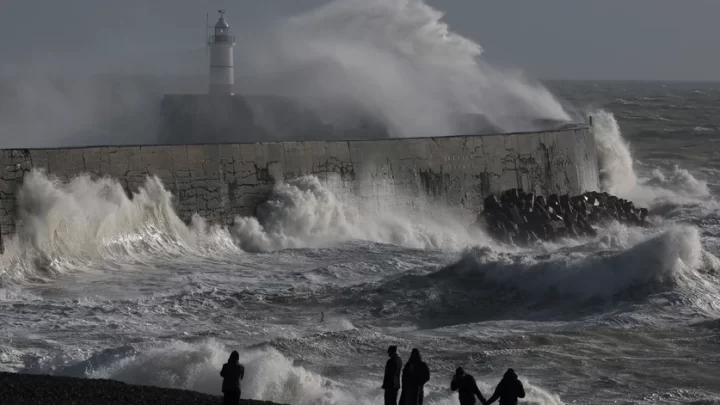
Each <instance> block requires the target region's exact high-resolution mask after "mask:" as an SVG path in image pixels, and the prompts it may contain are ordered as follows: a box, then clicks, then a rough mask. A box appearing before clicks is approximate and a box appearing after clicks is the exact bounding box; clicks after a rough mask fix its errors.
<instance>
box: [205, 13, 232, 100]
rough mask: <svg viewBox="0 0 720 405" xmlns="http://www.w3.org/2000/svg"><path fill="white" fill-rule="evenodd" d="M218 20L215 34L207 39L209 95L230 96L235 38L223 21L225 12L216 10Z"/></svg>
mask: <svg viewBox="0 0 720 405" xmlns="http://www.w3.org/2000/svg"><path fill="white" fill-rule="evenodd" d="M218 11H219V12H220V18H219V19H218V22H217V23H216V24H215V32H214V33H213V35H211V36H210V38H209V39H208V45H209V46H210V94H222V95H232V94H233V85H234V84H235V75H234V73H233V46H235V37H234V36H233V35H230V25H228V23H227V22H226V21H225V10H218Z"/></svg>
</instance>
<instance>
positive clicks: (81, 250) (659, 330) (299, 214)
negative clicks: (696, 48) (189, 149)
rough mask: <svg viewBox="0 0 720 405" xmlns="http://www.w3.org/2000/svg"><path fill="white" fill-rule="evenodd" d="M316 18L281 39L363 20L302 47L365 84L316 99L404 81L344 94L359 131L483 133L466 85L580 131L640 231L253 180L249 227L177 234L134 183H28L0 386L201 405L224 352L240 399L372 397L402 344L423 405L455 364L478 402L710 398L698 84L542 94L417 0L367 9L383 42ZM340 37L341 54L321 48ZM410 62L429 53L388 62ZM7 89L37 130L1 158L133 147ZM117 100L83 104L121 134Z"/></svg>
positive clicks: (716, 106) (706, 122) (150, 191)
mask: <svg viewBox="0 0 720 405" xmlns="http://www.w3.org/2000/svg"><path fill="white" fill-rule="evenodd" d="M336 3H337V4H336V5H335V6H333V7H330V8H325V9H321V10H319V11H317V12H314V13H310V14H307V15H304V16H301V18H298V19H295V20H293V22H292V24H291V25H290V32H292V33H296V34H297V33H298V32H299V33H302V34H303V35H307V36H308V38H310V39H312V38H320V39H322V38H325V37H327V31H328V30H338V29H345V28H346V27H345V26H344V25H342V24H340V25H341V26H340V27H337V21H344V18H345V17H346V16H347V15H355V16H357V15H360V16H362V18H358V21H361V22H365V23H367V24H365V25H363V24H355V25H351V26H350V28H347V29H346V30H345V31H342V35H338V36H337V37H336V38H334V41H340V42H339V44H338V43H337V42H333V43H331V44H327V43H324V42H323V41H321V40H319V39H318V40H317V41H315V40H313V41H311V42H309V46H311V48H312V49H313V50H314V51H315V52H316V53H315V54H314V55H316V56H317V60H324V59H325V58H326V57H327V55H334V56H337V57H338V58H339V60H338V61H334V62H333V66H335V67H337V65H338V62H343V63H340V65H343V66H345V68H347V69H348V71H353V69H357V70H361V71H363V72H364V73H366V75H365V76H353V77H354V80H357V81H355V82H352V84H351V85H350V86H349V87H343V86H341V85H338V84H334V85H333V88H332V89H327V88H325V89H323V90H324V91H326V93H325V96H328V98H329V99H334V97H335V96H337V95H338V94H355V93H353V91H354V90H353V89H359V88H364V87H366V86H367V85H368V83H375V84H376V85H378V86H383V85H385V84H387V81H386V80H376V79H378V78H380V77H382V78H384V77H385V75H387V74H388V72H392V71H397V69H399V68H405V67H406V66H419V68H418V69H417V70H416V71H415V73H414V74H416V76H411V77H409V78H408V77H406V79H407V80H410V79H412V80H410V81H409V82H399V83H398V86H399V87H398V88H396V89H395V90H396V91H397V92H395V93H392V92H391V93H389V95H387V97H384V98H381V99H378V98H377V97H379V96H378V95H377V94H375V93H372V92H370V93H362V92H361V93H360V94H359V95H358V96H357V97H355V98H354V99H353V100H350V101H352V102H351V104H353V103H359V104H367V105H374V104H377V105H379V106H382V107H383V108H382V109H383V113H384V114H388V115H387V116H381V118H383V119H385V120H386V121H387V122H388V123H390V124H392V125H394V127H395V128H396V129H397V132H398V133H401V134H402V133H404V130H412V129H413V128H412V125H414V123H413V122H412V121H413V120H408V117H412V114H413V111H415V113H417V112H418V111H420V112H422V111H424V108H430V109H431V110H435V109H436V108H440V107H442V106H444V107H448V108H450V107H453V106H455V105H457V104H458V103H459V104H461V105H469V106H470V110H471V112H475V113H484V114H488V115H492V116H496V117H501V116H506V113H507V111H505V110H503V111H498V110H497V107H493V108H491V109H488V108H489V107H488V106H492V105H493V103H492V102H489V101H488V100H487V99H483V98H482V97H480V98H479V99H476V98H475V97H477V95H478V94H481V93H482V92H481V93H477V92H476V91H475V90H477V91H481V90H492V91H493V93H492V94H494V95H496V96H497V97H500V98H503V99H504V100H507V103H505V104H503V105H505V106H506V107H507V109H508V110H509V111H522V112H524V113H527V114H539V115H544V116H547V115H551V116H556V117H561V116H586V115H592V116H593V123H594V131H595V132H594V133H595V137H596V140H597V147H598V155H599V158H600V159H599V160H600V169H601V174H602V179H601V180H602V181H601V183H602V187H603V188H604V189H605V190H608V191H610V192H612V193H614V194H617V195H620V196H622V197H626V198H629V199H632V200H633V201H635V203H636V205H640V206H646V207H649V208H650V209H651V213H652V216H651V221H652V223H653V224H654V226H653V227H651V228H648V229H638V228H628V227H625V226H623V225H620V224H611V225H609V226H607V227H605V228H602V229H600V230H599V235H598V236H597V237H596V238H593V239H583V240H565V241H561V242H557V243H547V244H544V245H543V246H541V247H539V248H534V249H517V248H510V247H507V246H501V245H498V244H496V243H494V242H493V241H491V240H490V239H489V238H488V237H487V236H486V235H485V234H484V233H483V232H482V230H480V229H474V228H472V227H469V226H468V225H467V224H464V223H462V222H460V221H459V220H455V219H454V218H452V217H451V216H448V215H444V213H443V212H441V210H439V212H437V216H436V217H428V216H420V215H416V214H414V213H413V212H408V211H402V212H393V211H392V210H386V211H383V212H368V211H366V210H363V209H362V208H361V207H357V206H355V205H353V202H352V201H351V200H345V199H344V197H343V196H341V195H336V194H334V193H333V188H332V185H331V184H323V183H322V182H320V181H319V180H318V179H316V178H312V177H307V178H302V179H298V180H295V181H292V182H289V183H287V184H283V185H278V186H277V187H276V189H275V191H274V193H273V195H272V198H271V201H272V204H270V205H268V207H267V209H268V213H269V215H268V216H267V218H268V219H267V221H266V222H264V223H262V224H261V223H259V222H258V221H257V220H255V219H253V218H237V219H236V221H235V223H234V224H233V226H231V227H229V228H218V227H215V226H212V225H211V224H207V223H205V221H204V220H203V219H202V218H199V217H196V218H194V219H193V221H192V222H191V223H190V224H185V223H183V222H182V221H181V220H180V219H179V218H178V217H177V215H176V214H175V212H174V211H173V209H172V204H171V198H172V196H171V195H170V194H169V193H168V191H167V190H166V189H165V188H164V186H163V184H162V183H160V182H159V181H158V180H156V179H152V178H150V179H148V180H147V181H146V183H145V185H144V186H143V187H142V188H141V189H140V190H139V191H138V192H137V193H136V194H135V195H134V196H133V198H132V199H129V198H128V197H127V195H126V194H125V192H124V191H123V189H122V187H120V186H119V185H118V184H117V182H116V181H115V180H113V179H92V178H90V177H82V176H81V177H78V178H76V179H74V180H72V181H71V182H69V183H66V184H62V183H58V182H57V181H55V180H53V179H49V178H47V177H46V176H44V175H43V174H42V173H34V174H32V175H30V176H28V177H27V178H26V179H25V181H24V184H23V188H22V192H21V193H20V194H19V196H18V207H19V210H20V215H22V216H23V219H24V224H25V226H24V227H23V228H22V229H20V230H19V231H18V234H17V235H15V236H14V237H13V238H12V239H11V240H6V244H7V251H6V253H5V254H4V255H3V256H2V257H0V320H1V321H2V323H1V326H0V331H1V333H0V370H3V371H14V372H26V373H49V374H54V375H69V376H78V377H89V378H112V379H117V380H122V381H126V382H130V383H140V384H151V385H158V386H164V387H177V388H186V389H192V390H197V391H202V392H206V393H212V394H219V393H220V386H221V381H220V378H219V369H220V367H221V365H222V364H223V363H224V362H225V361H226V359H227V356H228V354H229V352H230V351H231V350H238V351H239V352H240V353H241V361H242V362H243V363H244V364H245V366H246V370H247V373H246V379H245V381H243V396H245V397H250V398H256V399H265V400H272V401H277V402H281V403H292V404H308V405H309V404H327V405H329V404H375V403H381V401H382V391H381V390H380V386H381V381H382V371H383V365H384V362H385V360H386V354H385V351H386V348H387V346H388V345H390V344H395V345H398V347H399V351H400V355H401V357H402V358H403V359H407V357H408V355H409V352H410V349H411V348H413V347H417V348H419V349H420V351H421V353H422V354H423V357H424V359H425V360H426V361H427V362H428V364H429V366H430V369H431V375H432V376H431V380H430V382H429V383H428V385H427V386H426V398H427V399H426V402H427V403H429V404H454V403H457V398H456V395H454V394H453V393H452V392H451V391H450V390H449V383H450V378H451V377H452V374H453V372H454V369H455V368H456V367H457V366H463V367H464V368H465V369H466V370H468V371H469V372H470V373H472V374H473V375H474V376H475V377H476V379H477V380H478V382H479V385H480V388H481V390H482V391H483V393H485V394H486V395H489V394H490V392H491V391H490V390H491V389H492V388H493V387H494V385H495V384H496V383H497V382H498V381H499V379H500V377H501V375H502V373H503V372H504V371H505V369H506V368H508V367H513V368H515V370H516V371H517V372H518V374H519V375H520V377H521V379H522V380H523V382H524V383H525V385H526V388H527V393H528V396H527V398H526V399H525V403H529V404H543V405H544V404H547V405H549V404H679V403H685V404H715V403H720V382H718V379H717V378H716V376H717V375H718V372H719V371H720V355H719V354H718V353H720V351H719V350H718V349H719V348H720V321H718V319H719V318H720V274H719V273H718V272H719V271H720V260H719V259H718V257H717V256H718V255H719V254H720V203H719V202H718V197H719V196H720V183H719V181H718V171H719V170H720V147H719V146H720V144H719V143H718V141H719V140H720V84H712V83H659V82H652V83H650V82H649V83H643V82H628V83H623V82H550V83H546V84H545V86H541V85H539V84H537V83H535V84H532V83H530V82H528V81H527V80H525V79H522V78H519V77H518V76H516V75H515V74H509V73H506V72H502V71H499V70H495V69H491V68H490V67H488V66H485V65H484V64H481V63H478V64H474V63H475V62H474V60H475V59H474V58H475V57H477V56H479V55H480V54H481V48H480V47H479V46H475V45H473V43H470V42H467V41H466V40H465V39H464V38H461V37H455V36H454V34H453V35H450V34H448V32H447V27H446V26H444V25H443V24H441V23H440V22H439V19H440V15H439V14H438V13H437V12H435V10H433V9H430V8H428V7H427V6H425V5H424V3H422V2H420V1H419V0H413V1H410V2H397V4H396V3H395V2H388V3H387V4H392V5H396V6H397V5H398V4H405V5H407V4H409V5H411V6H412V8H411V9H409V10H408V9H403V8H397V7H395V6H393V7H391V6H388V7H387V9H377V8H376V9H375V10H376V12H379V13H384V14H382V15H381V17H383V18H384V19H381V21H382V22H383V26H389V27H394V29H392V30H390V29H389V30H387V31H385V32H380V31H378V30H376V29H375V28H376V27H375V24H376V23H375V22H376V21H377V20H376V18H378V16H377V15H374V14H373V13H370V12H368V10H367V9H364V8H362V7H360V4H361V3H359V2H357V1H353V0H347V1H346V0H342V1H339V2H336ZM338 4H339V5H338ZM377 10H380V11H377ZM374 21H375V22H374ZM363 27H364V28H363ZM311 28H312V29H311ZM315 29H318V31H317V33H319V34H317V33H316V31H314V30H315ZM363 29H365V30H368V29H369V30H371V31H372V33H373V35H370V36H368V35H363V32H365V31H363ZM296 30H299V31H296ZM355 30H360V32H359V33H358V32H356V31H355ZM403 30H405V31H403ZM309 31H310V33H308V32H309ZM333 32H334V31H333ZM403 32H407V33H409V34H408V35H404V34H403ZM323 33H324V34H323ZM310 34H312V35H310ZM323 35H325V36H323ZM413 38H414V40H413ZM360 39H362V40H364V41H369V44H370V45H372V46H369V45H368V43H363V42H361V41H360ZM359 41H360V42H359ZM408 41H409V42H408ZM413 41H415V42H413ZM348 44H352V45H353V46H355V48H353V49H355V50H356V51H355V52H354V53H352V52H351V53H349V54H343V53H339V54H338V53H333V52H330V51H329V50H332V49H337V47H338V46H340V47H341V48H343V49H345V50H348V49H349V48H347V47H346V45H348ZM388 44H394V45H395V46H393V47H388V46H387V45H388ZM341 45H342V46H341ZM400 45H402V46H400ZM420 45H423V46H424V47H425V48H423V49H428V50H432V51H434V52H437V53H434V52H425V53H412V52H410V53H408V54H403V52H409V51H407V50H408V49H417V47H418V46H420ZM324 46H330V48H324ZM328 49H329V50H328ZM367 52H371V53H373V54H376V55H384V57H383V59H382V60H384V61H385V62H386V63H385V64H384V65H383V66H384V68H383V69H379V70H376V71H374V72H369V71H368V70H367V69H366V66H365V65H364V64H363V61H365V60H366V59H367V58H366V57H364V56H363V57H360V58H358V57H357V55H361V56H362V55H367ZM421 54H423V55H432V56H433V59H432V60H429V61H428V60H420V59H418V58H419V56H418V55H421ZM398 55H399V56H398ZM448 61H454V62H456V64H452V63H449V62H448ZM303 62H304V61H303ZM349 62H355V64H353V63H349ZM310 65H311V66H312V63H311V64H310ZM289 66H290V67H288V69H289V68H291V67H292V64H289ZM346 73H347V72H346ZM342 77H344V76H342V75H341V76H339V77H336V78H334V79H333V80H337V81H341V80H340V78H342ZM437 77H443V78H445V79H446V82H443V81H432V83H433V86H440V87H442V88H443V89H444V91H443V92H442V93H440V94H442V95H443V97H442V98H441V99H436V100H434V101H433V102H434V103H435V104H433V105H430V106H427V105H422V104H421V105H418V106H411V105H407V104H406V105H404V106H403V108H402V109H400V110H399V111H393V110H392V109H390V108H389V107H391V106H393V105H394V104H393V103H394V102H397V99H396V97H400V99H403V97H405V95H408V94H409V95H411V96H413V97H415V96H417V94H416V93H414V91H416V90H417V88H418V87H417V86H418V85H419V83H421V82H422V83H424V82H425V81H426V79H427V80H430V79H432V78H437ZM390 82H391V83H396V82H395V81H392V80H390ZM462 83H471V84H472V86H469V87H468V86H462V85H461V84H462ZM459 84H460V85H459ZM27 85H28V83H27V82H20V84H19V86H21V87H20V88H21V89H23V91H20V92H17V94H18V95H19V96H18V97H17V100H20V101H17V100H15V101H12V102H10V106H11V107H14V109H15V110H17V111H18V112H22V111H24V110H26V109H27V108H29V107H33V108H34V107H37V108H40V107H42V108H41V110H42V111H46V112H51V113H52V114H51V115H48V117H49V118H48V122H37V120H35V121H32V122H31V121H30V120H25V121H23V120H22V119H21V118H22V116H21V114H12V116H10V115H4V116H0V117H1V118H2V120H0V124H7V123H8V122H10V124H11V125H5V126H0V128H2V129H3V130H4V131H6V132H3V134H6V133H10V132H7V131H20V132H19V133H21V135H22V136H20V137H18V136H15V137H14V138H13V139H14V141H13V142H17V141H18V140H27V141H28V142H31V143H34V144H38V143H41V142H43V139H45V138H43V137H44V136H45V134H46V132H43V131H49V130H51V129H52V128H62V129H63V130H67V131H66V132H67V133H73V131H79V132H82V136H81V137H79V138H74V139H76V140H77V139H83V140H87V141H88V142H93V140H95V141H97V138H93V137H94V136H95V135H94V134H95V133H101V136H102V137H103V138H102V139H107V137H108V136H110V137H112V136H114V138H113V139H114V141H116V142H117V141H118V140H121V139H123V137H124V136H125V135H127V133H130V132H132V134H135V136H137V137H138V138H133V139H138V140H142V139H141V138H142V136H141V135H142V134H140V135H138V134H136V133H135V132H133V131H136V130H137V128H135V127H134V125H137V124H138V122H140V121H143V120H139V119H138V120H136V121H137V122H130V124H133V125H127V126H123V127H122V129H115V131H116V132H115V133H108V132H107V131H106V128H103V131H98V130H91V131H88V127H90V128H91V129H93V125H96V124H97V123H94V122H90V121H88V120H89V119H90V117H91V116H93V111H94V110H92V108H90V107H89V106H94V105H95V103H92V102H90V101H92V97H89V96H88V94H86V93H83V89H82V88H77V87H75V86H70V87H71V89H72V91H71V92H70V93H71V94H68V93H63V92H62V91H59V90H58V91H53V92H51V94H52V95H53V96H54V97H55V99H54V100H53V101H55V102H52V103H50V102H49V103H41V102H40V101H41V100H40V98H41V97H42V94H47V92H46V91H44V90H43V91H34V90H33V89H35V88H28V87H27ZM43 86H44V85H43ZM158 86H159V85H158ZM336 86H339V87H336ZM433 86H430V87H429V88H425V91H427V92H432V91H435V90H437V89H436V88H434V87H433ZM51 87H52V88H53V89H55V90H57V88H56V87H53V86H51ZM88 87H91V88H92V85H90V84H88ZM141 87H142V88H145V87H147V86H144V85H143V86H140V85H138V89H139V88H141ZM41 88H42V89H47V87H46V86H45V87H42V86H41ZM124 88H127V86H124ZM468 89H469V90H468ZM92 90H93V91H97V90H98V89H94V88H93V89H92ZM110 90H111V92H112V88H111V89H110ZM410 90H413V92H411V93H408V92H409V91H410ZM388 91H389V90H388ZM118 94H119V95H118ZM118 94H116V96H117V100H116V101H118V103H119V105H120V107H123V108H120V107H118V109H119V110H120V111H119V112H120V114H119V116H117V117H114V116H113V114H115V113H117V112H118V111H116V110H115V109H113V108H109V107H108V109H104V110H103V111H105V112H106V113H107V116H109V117H110V118H113V117H114V118H115V119H116V120H119V121H123V122H124V121H127V120H130V121H132V119H131V117H133V113H132V110H133V109H132V108H129V107H131V106H136V107H137V106H138V105H149V104H151V103H152V102H153V98H152V97H149V96H148V97H147V99H146V98H145V97H146V96H147V95H146V94H144V93H142V91H139V90H138V92H137V94H134V95H133V97H130V98H126V97H123V95H127V94H125V93H122V92H121V93H118ZM20 96H22V97H20ZM330 96H332V97H330ZM134 97H137V98H138V99H142V100H143V103H142V104H137V103H136V102H135V101H137V100H136V99H135V98H134ZM124 102H126V103H124ZM6 103H7V101H6ZM438 103H441V104H438ZM116 107H117V106H116ZM125 107H128V108H125ZM416 107H417V109H416ZM421 107H422V108H421ZM14 109H13V108H10V111H14ZM5 111H7V110H5ZM17 117H20V118H17ZM103 117H105V115H103ZM128 117H130V118H128ZM144 118H147V117H144ZM110 121H113V122H114V120H110ZM497 123H498V124H500V125H509V128H512V126H511V122H505V121H504V120H503V119H500V118H497ZM406 124H407V125H406ZM411 124H412V125H411ZM66 132H63V133H64V134H65V133H66ZM13 133H16V132H13ZM53 139H54V140H55V141H58V139H59V141H60V142H61V141H67V140H68V139H70V138H68V137H61V138H53ZM145 141H149V140H148V139H145ZM13 146H14V145H13ZM321 312H324V314H325V315H324V321H321V320H320V317H321V315H320V314H321Z"/></svg>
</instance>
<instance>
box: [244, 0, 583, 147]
mask: <svg viewBox="0 0 720 405" xmlns="http://www.w3.org/2000/svg"><path fill="white" fill-rule="evenodd" d="M442 16H443V14H442V13H441V12H440V11H438V10H435V9H434V8H432V7H430V6H429V5H427V4H425V3H424V2H423V1H422V0H336V1H334V2H331V3H329V4H327V5H324V6H322V7H319V8H317V9H314V10H312V11H310V12H307V13H305V14H302V15H298V16H296V17H293V18H291V19H289V20H288V21H286V22H284V23H283V24H281V25H280V26H279V27H278V28H277V30H276V32H275V33H274V34H275V35H274V39H275V40H274V42H273V43H272V44H268V43H267V42H264V45H266V46H264V47H262V49H259V48H258V49H255V50H254V51H253V52H252V53H253V57H252V58H250V59H249V60H248V63H250V64H252V68H253V70H254V72H253V77H254V78H258V79H264V80H263V81H262V82H263V83H265V84H264V85H262V89H261V90H262V91H265V92H271V93H275V94H280V95H284V96H293V97H297V98H302V99H305V100H311V104H312V105H313V106H314V107H315V108H317V109H318V110H319V111H320V112H322V113H325V114H326V115H328V116H333V117H336V116H340V115H342V114H343V113H344V112H346V111H360V112H362V114H364V115H369V116H371V117H373V118H375V119H377V120H379V121H380V122H382V123H383V124H384V125H385V126H386V127H388V128H389V130H390V132H391V135H393V136H438V135H449V134H455V133H457V131H460V130H461V128H460V127H461V126H462V125H461V123H460V122H459V121H458V119H457V117H458V116H460V115H472V116H481V117H483V120H484V121H487V122H488V123H489V124H490V125H491V126H492V127H494V128H498V129H499V130H505V131H513V130H528V129H532V126H533V124H531V121H532V120H534V119H549V120H557V121H568V120H570V116H569V115H568V113H567V112H566V111H565V110H564V108H563V106H562V105H561V104H560V102H559V101H558V100H557V99H556V98H555V97H554V96H553V95H552V94H551V93H550V92H549V91H548V90H547V89H545V88H544V87H543V86H541V85H540V84H537V83H533V82H531V81H529V80H528V79H526V78H524V77H523V76H522V75H521V74H520V73H518V72H509V71H501V70H499V69H496V68H494V67H492V66H490V65H488V64H487V63H485V62H483V61H482V60H480V59H479V57H480V56H481V54H482V52H483V50H482V48H481V47H480V45H478V44H477V43H475V42H473V41H471V40H469V39H467V38H464V37H462V36H460V35H458V34H456V33H453V32H451V31H449V28H448V26H447V25H446V24H445V23H444V22H443V21H442V20H441V18H442ZM267 45H270V46H267Z"/></svg>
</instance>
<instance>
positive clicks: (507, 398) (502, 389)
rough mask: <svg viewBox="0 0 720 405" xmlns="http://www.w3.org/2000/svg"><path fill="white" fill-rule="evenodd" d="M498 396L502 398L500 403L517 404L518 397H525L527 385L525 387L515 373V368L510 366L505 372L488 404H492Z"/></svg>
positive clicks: (501, 404)
mask: <svg viewBox="0 0 720 405" xmlns="http://www.w3.org/2000/svg"><path fill="white" fill-rule="evenodd" d="M498 398H499V399H500V402H499V404H500V405H516V404H517V403H518V398H525V387H523V385H522V382H521V381H520V380H519V379H518V376H517V374H515V370H513V369H511V368H509V369H508V370H507V371H506V372H505V375H503V378H502V380H500V383H499V384H498V385H497V387H495V392H494V393H493V395H492V397H490V399H489V400H488V401H487V405H490V404H492V403H493V402H495V401H496V400H497V399H498Z"/></svg>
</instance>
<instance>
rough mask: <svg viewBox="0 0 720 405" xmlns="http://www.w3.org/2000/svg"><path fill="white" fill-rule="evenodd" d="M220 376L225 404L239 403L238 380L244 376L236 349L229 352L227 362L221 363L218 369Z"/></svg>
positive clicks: (243, 369)
mask: <svg viewBox="0 0 720 405" xmlns="http://www.w3.org/2000/svg"><path fill="white" fill-rule="evenodd" d="M220 377H222V378H223V384H222V392H223V394H224V402H223V403H224V404H225V405H231V404H232V405H237V404H239V403H240V393H241V391H240V380H242V379H243V377H245V366H243V365H242V364H240V354H239V353H238V352H237V351H233V352H232V353H230V358H228V362H227V363H225V364H223V366H222V370H220Z"/></svg>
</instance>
